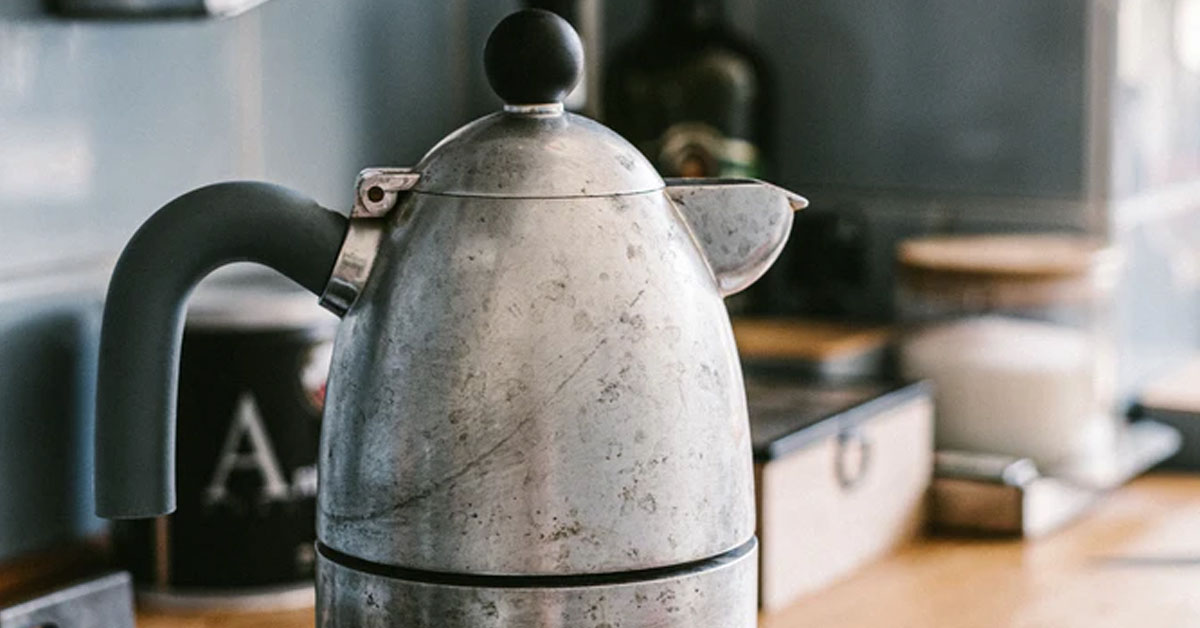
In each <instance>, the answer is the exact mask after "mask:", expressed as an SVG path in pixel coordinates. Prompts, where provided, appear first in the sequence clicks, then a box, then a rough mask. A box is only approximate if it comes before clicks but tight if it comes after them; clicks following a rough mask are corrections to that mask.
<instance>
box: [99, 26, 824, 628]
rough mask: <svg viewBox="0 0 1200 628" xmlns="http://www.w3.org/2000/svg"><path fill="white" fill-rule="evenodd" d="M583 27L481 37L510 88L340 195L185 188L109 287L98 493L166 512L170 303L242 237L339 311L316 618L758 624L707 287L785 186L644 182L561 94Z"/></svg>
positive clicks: (729, 350) (736, 417) (765, 259)
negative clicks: (412, 159) (414, 156)
mask: <svg viewBox="0 0 1200 628" xmlns="http://www.w3.org/2000/svg"><path fill="white" fill-rule="evenodd" d="M581 51H582V48H581V45H580V42H579V39H578V37H577V36H576V35H575V33H574V31H572V30H571V28H570V26H569V25H567V24H566V22H564V21H563V20H561V19H560V18H558V17H557V16H555V15H553V14H551V13H547V12H544V11H537V10H528V11H522V12H518V13H515V14H513V15H510V16H509V17H508V18H506V19H504V20H503V21H502V22H501V23H500V24H499V25H498V26H497V27H496V29H495V31H494V32H493V33H492V35H491V37H490V39H489V40H488V42H487V47H486V50H485V61H486V67H487V73H488V78H489V80H490V82H491V84H492V86H493V88H494V89H495V90H496V92H497V93H498V94H499V95H500V97H501V98H502V99H503V100H504V101H505V102H506V103H507V104H506V105H505V106H504V110H503V111H502V112H498V113H495V114H492V115H489V116H486V117H484V118H482V119H480V120H476V121H475V122H472V123H471V124H468V125H467V126H465V127H463V128H462V129H459V130H458V131H456V132H455V133H453V134H452V135H450V136H449V137H447V138H445V139H444V140H442V142H441V143H439V144H438V145H437V146H436V147H434V148H433V149H432V150H431V151H430V152H429V153H428V154H427V155H426V156H425V157H424V158H423V159H422V160H421V162H420V163H418V164H417V166H416V167H414V168H412V169H401V168H380V169H369V170H365V171H363V172H362V174H361V175H360V177H359V180H358V183H357V187H356V196H355V201H354V207H353V210H352V212H351V214H350V217H349V219H347V218H345V217H343V216H342V215H339V214H337V213H335V212H332V211H329V210H326V209H323V208H321V207H320V206H318V205H317V204H315V203H314V202H312V201H310V200H307V199H305V198H304V197H302V196H300V195H298V194H296V193H294V192H291V191H288V190H285V189H283V188H280V187H276V186H272V185H268V184H263V183H246V182H241V183H224V184H218V185H213V186H210V187H205V188H202V189H199V190H195V191H193V192H190V193H188V194H186V195H184V196H182V197H180V198H178V199H176V200H174V201H172V202H171V203H169V204H168V205H166V206H165V207H163V208H162V209H161V210H159V211H158V212H157V213H155V214H154V215H153V216H152V217H151V218H150V219H149V220H148V221H147V222H146V223H145V224H144V225H143V226H142V227H141V229H140V230H139V231H138V232H137V234H136V235H134V237H133V239H132V240H131V241H130V242H129V244H128V246H127V247H126V248H125V251H124V253H123V254H122V255H121V258H120V260H119V262H118V264H117V267H116V270H115V272H114V274H113V278H112V283H111V285H110V287H109V292H108V300H107V303H106V307H105V313H104V327H103V332H102V340H101V364H100V381H99V393H98V409H97V421H98V429H97V432H96V450H97V457H96V493H97V504H98V510H99V513H100V514H101V515H102V516H105V517H110V518H133V517H148V516H153V515H160V514H163V513H166V512H169V511H170V510H172V509H173V507H174V504H175V494H174V473H175V468H174V451H175V442H174V439H175V432H174V411H175V388H176V378H177V368H178V367H177V364H178V360H177V352H178V349H179V344H180V331H181V323H182V320H183V318H182V315H183V311H184V303H185V301H186V299H187V296H188V293H189V292H190V290H191V289H192V287H193V286H194V285H195V284H196V282H197V281H198V280H199V279H200V278H201V277H203V276H204V275H206V274H207V273H208V272H209V271H211V270H212V269H213V268H215V267H217V266H220V265H222V264H226V263H230V262H233V261H247V260H248V261H254V262H259V263H262V264H265V265H267V266H270V267H272V268H275V269H277V270H279V271H280V272H282V273H283V274H285V275H287V276H288V277H290V278H292V279H293V280H295V281H296V282H297V283H299V284H300V285H302V286H304V287H305V288H307V289H309V290H311V291H312V292H314V293H315V294H318V295H320V297H321V302H322V303H323V304H324V305H325V306H326V307H328V308H329V309H331V310H333V311H334V312H336V313H337V314H339V315H341V316H342V319H343V320H342V323H341V326H340V329H339V331H338V335H337V339H336V342H335V348H334V357H333V365H332V368H331V371H330V377H329V385H328V393H327V396H326V405H325V414H324V419H323V421H324V422H323V426H322V435H321V444H320V451H319V477H320V486H319V496H318V524H317V527H318V538H319V543H318V547H317V551H318V561H319V566H318V581H317V624H318V625H319V626H322V627H325V628H331V627H351V626H353V627H359V626H401V627H430V628H432V627H435V626H436V627H438V628H467V627H470V628H480V627H502V626H503V627H515V626H521V627H536V626H589V627H590V626H625V627H633V626H656V627H659V628H671V627H679V628H683V627H687V628H695V627H698V626H705V627H709V626H711V627H720V628H739V627H740V628H750V627H752V626H754V625H755V621H756V618H755V606H756V600H755V596H756V561H755V558H756V541H755V538H754V478H753V471H752V462H751V451H750V438H749V426H748V421H747V415H746V402H745V391H744V389H743V385H742V375H741V371H740V366H739V363H738V358H737V353H736V350H735V347H734V341H733V335H732V333H731V330H730V325H729V319H728V316H727V314H726V312H725V308H724V306H723V302H722V297H724V296H727V295H730V294H733V293H735V292H738V291H739V290H742V289H743V288H745V287H747V286H748V285H750V284H751V283H753V282H754V281H755V280H756V279H757V278H758V277H759V276H760V275H761V274H762V273H763V272H764V271H765V270H766V269H767V267H768V266H770V264H771V263H772V262H773V261H774V259H775V258H776V256H777V255H778V254H779V251H780V249H781V248H782V247H783V244H784V241H785V240H786V238H787V234H788V231H789V229H790V226H791V222H792V212H793V211H794V210H797V209H800V208H801V207H803V206H804V205H805V204H806V202H805V200H804V199H803V198H801V197H799V196H796V195H795V194H791V193H789V192H786V191H784V190H782V189H780V188H777V187H774V186H771V185H769V184H766V183H762V182H759V181H754V180H687V181H683V180H680V181H668V182H666V183H664V181H663V180H662V179H661V178H660V177H659V176H658V175H657V174H656V173H655V171H654V169H653V167H651V165H650V164H649V163H648V162H647V161H646V160H645V159H644V158H643V157H642V155H641V154H640V153H639V152H638V151H637V149H635V148H634V147H633V146H632V145H630V144H629V143H628V142H626V141H625V140H624V139H622V138H621V137H619V136H617V135H616V134H615V133H613V132H612V131H610V130H608V129H607V128H605V127H604V126H602V125H600V124H598V123H596V122H594V121H592V120H589V119H587V118H584V117H581V116H577V115H573V114H570V113H564V111H563V107H562V104H561V100H562V97H563V96H564V95H565V94H566V93H567V92H568V91H569V90H570V89H571V88H572V87H573V86H574V84H575V83H576V81H577V80H578V78H579V73H580V67H581V60H582V52H581Z"/></svg>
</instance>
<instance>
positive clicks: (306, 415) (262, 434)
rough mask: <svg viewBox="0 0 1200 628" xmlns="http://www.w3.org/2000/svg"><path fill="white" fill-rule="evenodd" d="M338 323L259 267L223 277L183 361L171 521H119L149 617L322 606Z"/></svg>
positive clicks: (205, 289) (208, 287) (192, 322)
mask: <svg viewBox="0 0 1200 628" xmlns="http://www.w3.org/2000/svg"><path fill="white" fill-rule="evenodd" d="M336 325H337V318H336V317H334V316H333V315H332V314H330V313H329V312H327V311H325V310H323V309H322V308H321V307H320V306H318V305H317V303H316V302H315V301H314V300H313V299H312V298H311V295H310V294H309V293H308V292H307V291H305V290H303V289H301V288H298V287H296V286H295V285H294V284H292V283H291V282H290V281H288V280H287V279H284V278H283V277H280V276H278V275H277V274H275V273H273V272H270V271H266V269H261V267H259V268H244V267H243V268H238V267H236V266H229V267H226V268H224V269H222V270H221V271H218V272H216V273H213V275H212V276H210V277H209V278H208V279H207V280H205V281H204V282H202V283H201V284H200V287H199V288H198V289H197V290H196V292H195V294H193V295H192V297H191V299H190V300H189V303H188V312H187V323H186V326H185V328H184V334H183V344H182V351H181V353H180V376H179V404H178V409H177V415H178V425H177V429H178V438H177V441H178V450H177V453H176V455H177V456H178V465H177V473H176V483H177V486H178V488H179V498H178V502H179V503H178V506H179V507H178V509H177V510H176V511H175V513H173V514H171V515H167V516H164V517H158V518H155V519H139V520H134V521H121V522H118V523H117V525H116V526H115V527H114V530H113V539H114V541H115V546H116V549H117V553H118V556H119V559H120V561H121V563H122V564H123V566H124V567H126V568H127V569H129V570H130V571H132V572H133V576H134V578H135V580H136V582H137V583H138V585H139V591H138V594H139V596H138V599H139V602H141V603H142V604H144V605H153V606H158V607H165V608H179V607H184V608H190V609H195V608H208V609H211V608H227V609H228V608H236V609H243V608H255V609H267V608H275V609H278V608H289V607H295V606H301V607H308V606H311V605H312V602H313V596H312V588H313V577H314V572H315V568H316V555H315V553H314V549H313V543H314V542H315V541H316V536H315V531H314V528H315V525H316V501H317V468H316V464H317V441H318V436H319V433H320V427H321V410H322V408H323V407H324V401H325V398H324V396H325V383H326V382H325V379H326V375H327V373H328V372H329V361H330V354H331V350H332V343H333V334H334V332H335V330H336Z"/></svg>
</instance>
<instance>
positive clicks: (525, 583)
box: [317, 536, 758, 589]
mask: <svg viewBox="0 0 1200 628" xmlns="http://www.w3.org/2000/svg"><path fill="white" fill-rule="evenodd" d="M757 546H758V538H757V537H753V536H752V537H750V540H748V541H746V542H745V543H742V544H741V545H739V546H737V547H735V548H733V549H731V550H729V551H727V552H725V553H723V554H718V555H716V556H713V557H710V558H702V559H700V560H694V561H691V562H686V563H679V564H677V565H668V566H666V567H654V568H651V569H638V570H635V571H619V572H610V573H596V574H565V575H551V574H545V575H530V576H495V575H479V574H463V573H447V572H441V571H426V570H424V569H410V568H407V567H396V566H394V565H382V564H379V563H375V562H371V561H368V560H363V559H361V558H355V557H354V556H350V555H348V554H343V553H342V552H339V551H337V550H335V549H332V548H330V547H328V546H326V545H325V544H323V543H320V542H318V543H317V551H318V552H319V553H320V554H321V556H322V557H324V558H326V559H328V560H330V561H333V562H335V563H338V564H339V565H341V566H343V567H347V568H349V569H353V570H355V571H361V572H364V573H369V574H372V575H376V576H383V577H386V578H395V579H397V580H410V581H414V582H421V583H425V584H435V585H445V586H458V587H473V588H480V589H566V588H578V587H592V586H601V585H613V584H634V583H639V582H646V581H650V580H665V579H668V578H673V577H679V576H687V575H691V574H693V573H696V572H700V571H707V570H710V569H715V568H717V567H721V566H724V565H727V564H730V563H733V562H735V561H737V560H738V559H739V558H742V557H744V556H746V555H747V554H749V553H750V552H753V551H754V549H755V548H756V547H757Z"/></svg>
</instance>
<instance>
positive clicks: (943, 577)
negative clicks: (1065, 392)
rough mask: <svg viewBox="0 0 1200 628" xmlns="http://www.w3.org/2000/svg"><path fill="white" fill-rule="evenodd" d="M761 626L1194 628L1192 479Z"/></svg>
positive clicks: (163, 620) (916, 555) (195, 622)
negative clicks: (1038, 535)
mask: <svg viewBox="0 0 1200 628" xmlns="http://www.w3.org/2000/svg"><path fill="white" fill-rule="evenodd" d="M312 625H313V618H312V611H296V612H291V613H285V614H279V615H265V614H259V615H242V616H212V617H201V616H166V615H153V614H142V615H140V617H139V623H138V626H140V627H142V628H217V627H228V628H242V627H246V628H249V627H250V626H255V627H259V628H305V627H310V626H312ZM760 626H761V628H800V627H804V628H822V627H828V628H840V627H847V628H849V627H853V628H870V627H873V626H886V627H888V628H893V627H896V628H907V627H912V628H926V627H930V626H947V627H949V626H953V627H955V628H984V627H989V628H990V627H1000V626H1004V627H1031V628H1032V627H1047V628H1075V627H1078V628H1084V627H1086V628H1097V627H1100V628H1103V627H1114V628H1116V627H1120V628H1128V627H1129V626H1135V627H1138V626H1144V627H1146V628H1151V627H1152V628H1167V627H1172V626H1200V476H1187V475H1152V476H1148V477H1145V478H1141V479H1139V480H1137V481H1135V482H1134V483H1133V484H1131V485H1129V486H1127V487H1125V488H1123V489H1121V490H1119V491H1117V492H1116V493H1114V494H1112V495H1111V496H1110V497H1109V499H1107V500H1105V501H1104V502H1102V503H1101V504H1100V505H1099V506H1098V507H1097V508H1096V509H1095V510H1093V511H1092V512H1091V513H1089V514H1088V515H1087V516H1086V517H1085V518H1084V519H1082V520H1080V521H1078V522H1076V523H1075V524H1074V525H1072V526H1070V527H1068V528H1066V529H1064V530H1061V531H1059V532H1057V533H1055V534H1052V535H1050V536H1047V537H1045V538H1042V539H1039V540H1035V541H1027V542H1019V541H1011V540H963V539H936V538H933V539H926V540H923V541H920V542H919V543H917V544H915V545H913V546H911V547H910V548H908V549H906V550H904V551H901V552H900V553H898V554H896V555H894V556H892V557H890V558H888V559H885V560H883V561H881V562H879V563H876V564H874V565H871V566H869V567H867V568H865V569H863V570H862V571H860V572H858V573H857V574H856V575H854V576H852V577H850V578H849V579H848V580H846V581H843V582H841V583H840V584H837V585H834V586H833V587H831V588H829V589H827V590H825V591H823V592H821V593H818V594H816V595H814V596H812V597H809V598H806V599H803V600H800V601H799V602H797V603H796V604H794V605H793V606H792V607H791V608H789V609H787V610H785V611H782V612H779V613H775V614H772V615H769V616H764V617H762V621H761V622H760Z"/></svg>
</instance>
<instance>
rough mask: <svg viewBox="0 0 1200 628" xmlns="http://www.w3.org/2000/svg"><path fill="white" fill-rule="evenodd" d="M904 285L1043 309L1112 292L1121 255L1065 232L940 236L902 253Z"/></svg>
mask: <svg viewBox="0 0 1200 628" xmlns="http://www.w3.org/2000/svg"><path fill="white" fill-rule="evenodd" d="M897 262H898V263H899V271H900V272H899V275H900V280H901V282H902V283H903V285H904V286H905V288H907V289H909V290H912V291H914V292H916V293H918V294H920V295H921V296H924V297H931V298H937V299H955V300H963V299H965V300H967V301H970V302H971V304H972V305H974V306H982V307H1036V306H1040V305H1047V304H1054V303H1073V302H1080V301H1086V300H1089V299H1093V298H1096V297H1098V296H1099V295H1101V294H1104V293H1106V292H1108V290H1109V289H1110V288H1111V287H1112V285H1113V282H1114V280H1115V278H1116V270H1117V268H1118V266H1119V259H1118V257H1117V254H1116V251H1115V250H1114V249H1112V248H1111V247H1107V246H1105V245H1104V244H1102V243H1101V242H1099V241H1098V240H1096V239H1094V238H1089V237H1086V236H1080V235H1073V234H1065V233H1023V234H1006V235H963V236H934V237H927V238H918V239H913V240H906V241H904V242H902V243H901V244H900V247H899V249H898V251H897Z"/></svg>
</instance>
